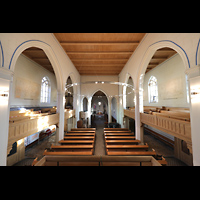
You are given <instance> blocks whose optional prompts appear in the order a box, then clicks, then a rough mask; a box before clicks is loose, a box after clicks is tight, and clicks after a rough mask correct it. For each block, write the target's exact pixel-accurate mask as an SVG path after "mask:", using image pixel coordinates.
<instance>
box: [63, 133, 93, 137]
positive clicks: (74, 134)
mask: <svg viewBox="0 0 200 200" xmlns="http://www.w3.org/2000/svg"><path fill="white" fill-rule="evenodd" d="M65 136H95V133H66V134H65Z"/></svg>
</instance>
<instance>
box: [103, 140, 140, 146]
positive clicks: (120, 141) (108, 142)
mask: <svg viewBox="0 0 200 200" xmlns="http://www.w3.org/2000/svg"><path fill="white" fill-rule="evenodd" d="M105 142H106V145H108V144H110V145H116V144H138V143H141V141H140V140H105Z"/></svg>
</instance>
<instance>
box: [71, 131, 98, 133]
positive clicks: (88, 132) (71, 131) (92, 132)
mask: <svg viewBox="0 0 200 200" xmlns="http://www.w3.org/2000/svg"><path fill="white" fill-rule="evenodd" d="M67 133H95V131H68V132H67Z"/></svg>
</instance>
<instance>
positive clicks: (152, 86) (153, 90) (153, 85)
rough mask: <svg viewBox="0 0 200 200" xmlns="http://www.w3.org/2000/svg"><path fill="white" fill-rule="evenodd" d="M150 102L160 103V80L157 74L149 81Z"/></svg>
mask: <svg viewBox="0 0 200 200" xmlns="http://www.w3.org/2000/svg"><path fill="white" fill-rule="evenodd" d="M148 96H149V103H158V80H157V78H156V77H155V76H151V77H150V79H149V81H148Z"/></svg>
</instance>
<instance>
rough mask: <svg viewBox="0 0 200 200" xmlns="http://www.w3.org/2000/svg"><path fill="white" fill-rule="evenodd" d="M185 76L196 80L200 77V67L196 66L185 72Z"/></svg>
mask: <svg viewBox="0 0 200 200" xmlns="http://www.w3.org/2000/svg"><path fill="white" fill-rule="evenodd" d="M185 74H187V75H188V78H189V79H190V78H194V77H196V76H200V66H195V67H192V68H189V69H186V70H185Z"/></svg>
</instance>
